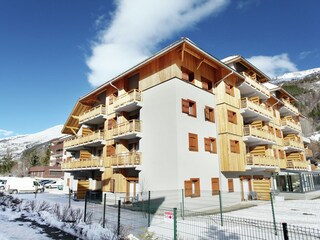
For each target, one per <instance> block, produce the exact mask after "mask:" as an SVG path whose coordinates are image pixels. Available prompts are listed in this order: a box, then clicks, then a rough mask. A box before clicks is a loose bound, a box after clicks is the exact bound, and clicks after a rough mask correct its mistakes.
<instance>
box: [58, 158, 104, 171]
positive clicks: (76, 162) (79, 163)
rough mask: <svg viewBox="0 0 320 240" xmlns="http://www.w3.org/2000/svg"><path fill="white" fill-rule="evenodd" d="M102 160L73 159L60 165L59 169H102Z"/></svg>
mask: <svg viewBox="0 0 320 240" xmlns="http://www.w3.org/2000/svg"><path fill="white" fill-rule="evenodd" d="M102 161H103V158H100V157H92V158H89V159H73V160H71V161H68V162H64V163H62V164H61V169H79V168H99V167H102Z"/></svg>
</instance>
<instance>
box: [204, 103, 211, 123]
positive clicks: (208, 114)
mask: <svg viewBox="0 0 320 240" xmlns="http://www.w3.org/2000/svg"><path fill="white" fill-rule="evenodd" d="M204 116H205V119H206V120H210V110H209V108H208V107H207V106H206V107H205V109H204Z"/></svg>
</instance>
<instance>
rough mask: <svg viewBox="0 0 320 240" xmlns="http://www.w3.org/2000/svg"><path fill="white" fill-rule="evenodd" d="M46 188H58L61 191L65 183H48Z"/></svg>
mask: <svg viewBox="0 0 320 240" xmlns="http://www.w3.org/2000/svg"><path fill="white" fill-rule="evenodd" d="M44 186H45V188H58V189H59V190H62V186H63V181H52V182H49V183H46V184H45V185H44Z"/></svg>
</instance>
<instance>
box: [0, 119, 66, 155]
mask: <svg viewBox="0 0 320 240" xmlns="http://www.w3.org/2000/svg"><path fill="white" fill-rule="evenodd" d="M62 127H63V125H57V126H54V127H51V128H48V129H46V130H44V131H41V132H38V133H34V134H28V135H19V136H14V137H8V138H0V157H1V156H3V155H5V154H6V151H7V149H9V150H10V151H12V155H13V157H14V159H19V158H20V156H21V154H22V152H23V151H24V150H25V149H27V148H30V147H33V146H35V145H38V144H41V143H45V142H48V141H50V140H52V139H55V138H59V137H62V136H64V134H62V133H61V130H62Z"/></svg>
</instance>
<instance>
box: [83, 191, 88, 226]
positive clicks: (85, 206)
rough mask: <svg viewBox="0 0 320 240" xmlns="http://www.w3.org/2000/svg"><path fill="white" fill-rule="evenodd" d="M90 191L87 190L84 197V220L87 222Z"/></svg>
mask: <svg viewBox="0 0 320 240" xmlns="http://www.w3.org/2000/svg"><path fill="white" fill-rule="evenodd" d="M87 196H88V192H86V194H85V197H84V219H83V221H84V222H86V219H87V204H88V197H87Z"/></svg>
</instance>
